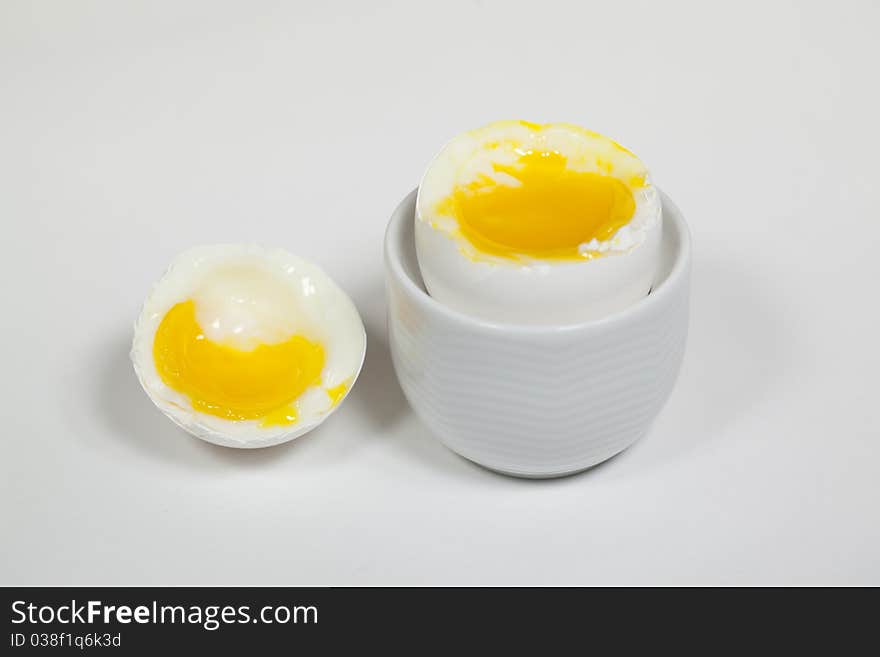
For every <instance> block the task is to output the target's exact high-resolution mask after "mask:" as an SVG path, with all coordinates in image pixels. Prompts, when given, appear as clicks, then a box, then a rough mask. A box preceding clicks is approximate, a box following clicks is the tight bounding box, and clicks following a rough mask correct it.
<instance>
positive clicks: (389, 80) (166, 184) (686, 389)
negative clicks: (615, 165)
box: [0, 0, 880, 584]
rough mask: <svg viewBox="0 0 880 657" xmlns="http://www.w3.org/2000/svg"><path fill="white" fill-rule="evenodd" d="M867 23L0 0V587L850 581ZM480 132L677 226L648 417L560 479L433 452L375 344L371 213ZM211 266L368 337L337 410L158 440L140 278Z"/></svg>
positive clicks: (870, 109) (870, 27)
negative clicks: (262, 281)
mask: <svg viewBox="0 0 880 657" xmlns="http://www.w3.org/2000/svg"><path fill="white" fill-rule="evenodd" d="M374 4H375V5H376V6H373V5H374ZM878 25H880V10H878V4H877V3H876V2H872V1H871V0H865V1H863V2H856V1H847V2H844V1H838V2H834V3H826V2H809V3H808V2H764V1H760V2H723V3H705V2H671V1H670V2H635V1H633V0H628V1H627V2H613V1H609V0H605V1H603V2H570V3H557V2H547V1H541V2H535V1H530V2H523V3H512V2H495V1H489V0H482V1H477V0H475V1H472V2H455V3H453V2H435V3H431V4H427V3H425V4H422V3H416V2H400V3H395V4H390V3H360V2H346V3H341V2H340V3H332V2H327V3H321V2H299V3H297V2H288V3H285V2H236V3H231V2H216V1H212V2H207V1H206V2H110V1H108V2H83V1H78V2H60V1H59V2H55V3H46V2H35V1H33V0H23V1H21V2H10V1H8V0H7V1H5V2H3V3H2V5H0V175H2V181H3V183H2V191H0V220H2V226H3V234H4V239H3V245H4V248H3V260H2V278H3V281H2V286H0V290H2V305H0V308H2V311H0V312H2V322H3V335H2V342H0V364H2V376H0V413H2V432H0V433H2V435H0V441H2V442H0V444H2V455H0V458H2V461H0V468H2V481H0V487H2V488H0V512H2V518H0V520H2V524H0V532H2V541H0V584H120V583H124V584H221V583H226V584H426V583H427V584H633V583H640V584H756V583H758V584H860V583H862V584H867V583H872V584H880V558H878V554H880V511H878V505H880V465H878V463H880V421H878V392H880V385H878V374H877V373H878V370H880V347H878V344H880V342H878V335H880V311H878V297H880V293H878V289H880V260H878V246H880V212H878V208H880V195H878V192H877V189H878V188H877V178H878V172H880V171H878V159H877V155H878V152H880V137H878V135H880V130H878V119H877V117H878V115H880V102H878V83H877V66H878V62H880V47H878V43H880V41H878V39H877V26H878ZM499 118H525V119H529V120H533V121H554V120H563V121H571V122H576V123H580V124H583V125H585V126H587V127H590V128H592V129H594V130H598V131H600V132H603V133H605V134H608V135H609V136H612V137H614V138H616V139H618V140H619V141H621V142H622V143H624V144H625V145H627V146H629V147H630V148H632V149H633V150H634V151H635V152H636V153H638V154H639V155H640V156H641V157H642V159H643V160H644V161H645V162H646V163H647V164H648V166H649V167H650V168H651V169H652V171H653V173H654V177H655V180H656V181H657V182H658V184H659V185H660V186H661V187H662V188H663V189H664V190H665V191H667V192H668V193H669V194H670V195H671V196H672V198H673V199H674V200H675V201H676V203H677V204H678V205H679V206H680V207H681V208H682V210H683V211H684V213H685V216H686V217H687V218H688V220H689V221H690V224H691V227H692V230H693V236H694V246H695V263H694V271H693V306H692V321H691V336H690V343H689V347H688V353H687V356H686V359H685V363H684V367H683V370H682V373H681V377H680V379H679V382H678V386H677V388H676V390H675V392H674V394H673V396H672V398H671V400H670V402H669V404H668V405H667V407H666V408H665V410H664V411H663V413H662V415H661V416H660V418H659V420H658V421H657V423H656V425H655V426H654V428H653V430H652V431H651V432H650V433H649V435H648V436H647V437H646V438H645V439H644V440H643V441H642V442H640V443H639V444H637V445H636V446H634V447H633V448H631V449H630V450H629V451H627V452H626V453H624V454H623V455H621V456H619V457H617V458H615V459H613V460H611V461H610V462H608V463H607V464H605V465H602V466H599V467H598V468H596V469H594V470H592V471H590V472H588V473H586V474H583V475H580V476H576V477H571V478H567V479H562V480H555V481H544V482H534V481H520V480H515V479H509V478H505V477H502V476H499V475H495V474H492V473H490V472H487V471H485V470H482V469H481V468H479V467H477V466H474V465H472V464H470V463H469V462H467V461H464V460H463V459H461V458H459V457H457V456H455V455H454V454H452V453H450V452H449V451H447V450H446V449H445V448H443V447H442V446H441V445H440V444H439V443H438V442H436V441H435V440H434V439H432V438H431V437H430V435H428V433H427V432H426V430H425V429H424V428H423V427H422V426H421V425H420V424H419V422H418V421H417V420H416V418H415V417H414V416H413V414H412V412H411V411H410V410H409V408H408V406H407V404H406V403H405V401H404V399H403V397H402V395H401V392H400V389H399V388H398V386H397V383H396V380H395V378H394V374H393V371H392V369H391V364H390V361H389V356H388V349H387V344H386V339H385V337H384V312H385V308H384V298H383V282H382V271H381V248H382V235H383V230H384V227H385V223H386V221H387V218H388V216H389V214H390V213H391V211H392V210H393V208H394V207H395V205H396V204H397V202H398V201H399V200H400V199H401V198H402V197H403V196H404V195H405V194H406V193H407V192H408V191H409V190H410V189H412V188H413V187H414V186H415V185H416V183H417V181H418V179H419V177H420V175H421V172H422V170H423V169H424V167H425V165H426V164H427V163H428V161H429V160H430V158H431V157H432V156H433V155H434V153H435V152H436V151H437V150H438V149H439V147H440V146H441V145H442V144H443V143H444V141H445V140H447V139H448V138H450V137H451V136H453V135H455V134H456V133H458V132H461V131H463V130H466V129H469V128H473V127H477V126H480V125H482V124H484V123H487V122H489V121H491V120H495V119H499ZM225 241H256V242H261V243H266V244H272V245H278V246H281V247H285V248H287V249H289V250H291V251H293V252H295V253H298V254H300V255H303V256H305V257H307V258H310V259H313V260H315V261H317V262H319V263H321V264H322V265H323V266H324V267H325V268H326V269H327V270H328V272H329V273H331V274H332V275H333V276H334V277H335V278H336V279H337V280H338V282H339V283H340V284H341V285H342V286H343V288H345V289H346V290H347V291H348V292H349V293H350V294H351V295H352V297H353V299H354V300H355V303H356V304H357V306H358V308H359V309H360V312H361V313H362V315H363V318H364V321H365V323H366V325H367V329H368V334H369V350H368V355H367V360H366V365H365V368H364V371H363V373H362V375H361V378H360V380H359V382H358V384H357V386H356V387H355V389H354V391H353V392H352V395H351V396H350V397H349V399H348V400H347V402H346V403H345V404H344V406H343V407H342V408H341V409H340V410H339V412H338V413H337V414H335V415H334V416H333V417H332V418H331V419H330V420H328V421H327V422H326V423H325V425H324V426H322V427H321V428H320V429H318V430H317V431H315V432H313V433H312V434H309V435H308V436H306V437H304V438H302V439H300V440H297V441H295V442H294V443H291V444H288V445H284V446H280V447H276V448H271V449H266V450H262V451H250V452H248V451H234V450H229V449H224V448H220V447H214V446H212V445H209V444H206V443H203V442H200V441H199V440H196V439H194V438H191V437H189V436H187V435H185V434H184V433H182V432H181V431H179V430H177V429H176V428H175V427H174V426H173V425H172V424H171V423H170V422H168V421H167V420H166V419H165V418H164V417H163V416H162V415H161V413H160V412H159V411H157V410H156V409H155V408H154V407H153V406H152V404H151V403H150V401H149V400H148V399H147V397H146V396H145V395H144V394H143V392H142V391H141V390H140V388H139V386H138V383H137V380H136V379H135V376H134V374H133V372H132V368H131V366H130V363H129V361H128V353H127V352H128V348H129V343H130V340H131V328H132V322H133V320H134V318H135V317H136V315H137V313H138V311H139V307H140V304H141V303H142V302H143V299H144V297H145V295H146V293H147V291H148V290H149V287H150V285H151V284H152V283H153V281H154V280H155V279H156V278H157V277H158V276H159V275H160V274H161V273H162V271H163V270H164V268H165V266H166V265H167V264H168V263H169V261H170V260H171V258H172V257H173V256H174V255H175V254H176V253H177V252H179V251H181V250H183V249H185V248H187V247H189V246H192V245H195V244H199V243H206V242H225ZM535 439H536V440H540V436H535Z"/></svg>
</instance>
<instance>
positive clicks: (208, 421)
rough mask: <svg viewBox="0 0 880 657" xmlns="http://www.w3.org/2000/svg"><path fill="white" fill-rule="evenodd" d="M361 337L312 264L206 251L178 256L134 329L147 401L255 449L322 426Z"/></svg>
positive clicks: (353, 373) (347, 378)
mask: <svg viewBox="0 0 880 657" xmlns="http://www.w3.org/2000/svg"><path fill="white" fill-rule="evenodd" d="M365 350H366V334H365V332H364V326H363V323H362V322H361V318H360V316H359V314H358V312H357V309H356V308H355V306H354V304H353V303H352V301H351V299H349V297H348V296H347V295H346V294H345V292H343V291H342V290H341V289H340V288H339V287H338V286H337V285H336V283H334V282H333V280H331V278H330V277H329V276H328V275H327V274H325V273H324V271H323V270H321V269H320V268H319V267H318V266H316V265H314V264H312V263H310V262H308V261H306V260H303V259H301V258H298V257H296V256H293V255H291V254H290V253H287V252H286V251H283V250H280V249H268V248H263V247H259V246H251V245H215V246H203V247H197V248H194V249H191V250H189V251H186V252H184V253H182V254H181V255H179V256H178V257H177V258H176V259H175V260H174V262H173V263H172V265H171V266H170V268H169V269H168V271H167V272H166V273H165V275H164V276H163V277H162V278H161V279H160V280H159V282H158V283H156V285H155V286H154V288H153V290H152V292H151V293H150V294H149V296H148V298H147V300H146V302H145V303H144V306H143V310H142V311H141V314H140V317H139V318H138V320H137V322H136V324H135V331H134V341H133V345H132V350H131V358H132V362H133V363H134V369H135V371H136V373H137V376H138V378H139V379H140V382H141V385H142V386H143V388H144V390H145V391H146V393H147V395H148V396H149V397H150V399H152V400H153V402H154V403H155V404H156V406H158V407H159V408H160V409H161V410H162V411H163V412H164V413H165V414H166V415H167V416H168V417H169V418H171V420H173V421H174V422H175V423H176V424H178V425H179V426H181V427H182V428H183V429H185V430H186V431H188V432H190V433H191V434H193V435H195V436H198V437H199V438H202V439H204V440H207V441H209V442H213V443H217V444H220V445H226V446H230V447H265V446H269V445H274V444H277V443H280V442H284V441H286V440H290V439H292V438H296V437H297V436H300V435H302V434H304V433H306V432H307V431H309V430H311V429H313V428H314V427H316V426H318V425H319V424H320V423H321V422H323V421H324V420H325V419H326V418H327V417H328V416H329V415H330V414H331V413H332V412H333V411H334V410H335V409H336V408H337V407H338V406H339V404H340V403H341V402H342V401H343V399H345V397H346V395H347V394H348V392H349V391H350V390H351V387H352V386H353V385H354V382H355V380H356V379H357V376H358V373H359V372H360V369H361V365H362V364H363V360H364V353H365Z"/></svg>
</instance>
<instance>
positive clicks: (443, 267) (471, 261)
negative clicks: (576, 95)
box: [415, 121, 662, 324]
mask: <svg viewBox="0 0 880 657" xmlns="http://www.w3.org/2000/svg"><path fill="white" fill-rule="evenodd" d="M528 150H535V151H538V152H557V153H560V154H561V155H564V156H565V157H566V159H567V166H568V167H569V168H570V169H572V170H575V171H585V172H594V173H602V174H605V175H611V176H614V177H616V178H618V179H619V180H621V181H624V182H626V181H629V180H631V179H633V178H640V179H643V180H644V185H641V186H635V187H630V191H631V192H632V194H633V199H634V201H635V211H634V213H633V216H632V218H631V219H630V221H629V222H628V223H627V224H626V225H624V226H623V227H621V228H620V229H618V230H617V232H616V233H615V234H614V235H612V236H611V237H610V238H609V239H607V240H602V241H600V240H592V241H591V242H588V243H586V244H582V245H580V249H581V250H582V251H591V252H596V253H598V254H600V257H596V258H592V259H589V260H584V261H560V260H540V259H534V258H527V257H523V258H518V259H516V260H512V259H509V258H502V257H499V256H494V255H491V254H486V253H482V252H480V251H479V250H478V249H477V248H476V247H475V246H474V245H473V244H471V243H470V242H469V241H468V240H467V239H466V238H465V237H463V236H462V235H461V234H460V232H459V231H458V230H457V229H458V224H457V221H456V219H455V217H453V216H450V215H448V214H443V213H441V212H439V211H438V206H440V205H441V201H442V200H443V199H445V198H447V197H448V196H449V195H450V194H452V193H453V191H454V189H455V188H456V187H457V186H458V185H462V184H467V183H468V182H471V181H473V180H475V179H477V178H478V177H480V176H487V177H489V178H492V179H494V180H496V182H498V183H500V184H517V183H516V181H508V180H505V178H506V177H507V174H504V173H498V172H497V171H496V170H495V169H494V167H493V165H494V164H496V163H497V164H506V165H509V164H512V163H514V162H515V161H516V160H517V158H518V157H519V156H520V155H521V154H522V153H523V152H525V151H528ZM661 231H662V211H661V202H660V197H659V193H658V191H657V189H656V187H654V185H653V184H652V183H651V181H650V176H649V175H648V171H647V169H646V168H645V167H644V165H643V164H642V163H641V161H640V160H639V159H638V158H637V157H636V156H635V155H633V154H632V153H630V152H629V151H627V150H626V149H624V148H622V147H621V146H619V145H618V144H617V143H615V142H614V141H612V140H610V139H608V138H607V137H603V136H601V135H598V134H596V133H593V132H590V131H587V130H584V129H582V128H579V127H577V126H572V125H568V124H553V125H548V126H543V127H542V128H541V129H540V130H536V129H534V128H533V127H530V126H529V125H528V124H524V123H523V122H520V121H499V122H496V123H493V124H490V125H489V126H486V127H484V128H481V129H478V130H473V131H470V132H466V133H464V134H461V135H459V136H457V137H455V138H454V139H452V140H451V141H450V142H449V143H447V144H446V145H445V146H444V147H443V149H442V150H441V151H440V153H439V154H438V155H437V157H436V158H434V160H433V161H432V162H431V163H430V165H429V166H428V169H427V170H426V172H425V174H424V176H423V178H422V181H421V184H420V185H419V192H418V198H417V200H416V216H415V242H416V253H417V257H418V262H419V269H420V271H421V274H422V279H423V280H424V283H425V287H426V288H427V290H428V293H429V294H430V295H431V296H432V297H434V298H435V299H437V300H438V301H440V302H441V303H443V304H444V305H447V306H449V307H450V308H453V309H455V310H459V311H461V312H463V313H466V314H469V315H472V316H474V317H477V318H480V319H485V320H489V321H493V322H502V323H514V324H572V323H578V322H582V321H587V320H592V319H597V318H600V317H604V316H607V315H609V314H612V313H614V312H617V311H619V310H622V309H624V308H626V307H627V306H629V305H631V304H632V303H634V302H635V301H637V300H638V299H640V298H642V297H644V296H645V295H647V294H648V292H649V291H650V289H651V286H652V284H653V282H654V276H655V275H656V271H657V268H658V266H659V261H660V236H661Z"/></svg>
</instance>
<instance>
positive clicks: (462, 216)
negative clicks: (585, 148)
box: [437, 151, 637, 260]
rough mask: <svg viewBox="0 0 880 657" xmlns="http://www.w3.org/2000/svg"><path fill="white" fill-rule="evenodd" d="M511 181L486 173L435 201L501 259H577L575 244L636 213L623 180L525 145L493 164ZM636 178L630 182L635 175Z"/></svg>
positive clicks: (610, 231) (602, 236) (608, 233)
mask: <svg viewBox="0 0 880 657" xmlns="http://www.w3.org/2000/svg"><path fill="white" fill-rule="evenodd" d="M493 168H494V169H495V171H497V172H499V173H503V174H507V175H509V176H511V177H513V178H514V179H516V181H517V183H518V184H516V185H507V184H504V183H503V182H498V181H495V180H493V179H492V178H490V177H489V176H482V177H480V178H478V179H477V180H475V181H473V182H470V183H467V184H464V185H458V186H456V187H455V189H454V190H453V192H452V194H451V195H450V196H449V197H447V198H446V199H444V200H443V201H441V202H440V205H439V207H438V208H437V209H438V212H440V213H441V214H451V215H452V216H454V217H455V218H456V220H457V221H458V229H459V231H460V233H461V234H462V235H463V236H464V237H465V238H466V239H467V240H468V241H470V242H471V244H473V246H474V247H476V249H477V250H478V251H481V252H483V253H487V254H491V255H495V256H501V257H506V258H517V257H519V256H527V257H532V258H539V259H559V260H583V259H585V258H591V257H594V256H595V255H596V254H595V253H590V252H581V251H580V250H579V246H580V245H582V244H586V243H588V242H590V241H591V240H593V239H596V240H599V241H604V240H607V239H609V238H610V237H612V236H613V235H614V233H616V232H617V230H618V229H619V228H621V227H622V226H624V225H626V224H627V223H628V222H629V220H630V219H631V218H632V216H633V213H634V212H635V200H634V199H633V195H632V192H630V189H629V187H627V185H626V184H624V183H623V182H622V181H620V180H618V179H617V178H614V177H612V176H609V175H603V174H599V173H593V172H584V171H574V170H572V169H569V168H568V167H567V160H566V158H565V157H564V156H563V155H560V154H559V153H556V152H535V151H527V152H525V153H524V154H522V155H520V157H519V158H518V160H517V161H516V163H515V164H513V165H509V166H508V165H502V164H495V165H493ZM636 182H637V181H636Z"/></svg>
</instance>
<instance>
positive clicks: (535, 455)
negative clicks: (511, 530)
mask: <svg viewBox="0 0 880 657" xmlns="http://www.w3.org/2000/svg"><path fill="white" fill-rule="evenodd" d="M661 198H662V202H663V222H664V223H663V234H662V237H661V241H662V248H661V260H660V267H659V269H658V272H657V277H656V280H655V283H654V286H653V288H652V291H651V292H650V294H648V296H646V297H644V298H642V299H640V300H639V301H637V302H636V303H634V304H632V305H631V306H629V307H628V308H626V309H624V310H622V311H620V312H616V313H614V314H611V315H608V316H606V317H602V318H600V319H594V320H590V321H586V322H581V323H577V324H564V325H540V326H525V325H516V324H499V323H493V322H489V321H485V320H480V319H477V318H474V317H471V316H469V315H465V314H463V313H460V312H458V311H455V310H452V309H450V308H448V307H447V306H444V305H442V304H440V303H439V302H438V301H436V300H435V299H433V298H431V297H430V296H429V295H428V293H427V292H426V291H425V287H424V284H423V282H422V278H421V275H420V273H419V266H418V262H417V259H416V252H415V242H414V212H415V202H416V191H413V192H412V193H410V194H409V195H408V196H407V197H406V198H405V199H404V200H403V201H402V202H401V203H400V205H399V206H398V207H397V209H396V210H395V211H394V214H393V215H392V217H391V221H390V222H389V224H388V229H387V231H386V233H385V280H386V291H387V298H388V338H389V345H390V349H391V356H392V361H393V363H394V369H395V371H396V373H397V378H398V380H399V381H400V386H401V388H402V389H403V393H404V395H405V396H406V398H407V400H408V401H409V403H410V405H411V406H412V408H413V409H414V410H415V412H416V414H417V415H418V417H419V418H420V419H421V421H422V422H423V423H424V424H425V425H426V426H427V427H428V429H430V430H431V432H432V433H433V434H434V435H435V436H436V437H437V438H438V439H439V440H440V441H441V442H442V443H443V444H444V445H446V446H447V447H448V448H449V449H451V450H452V451H454V452H456V453H457V454H459V455H461V456H463V457H464V458H466V459H469V460H471V461H474V462H475V463H478V464H480V465H482V466H484V467H486V468H489V469H491V470H495V471H497V472H500V473H503V474H507V475H512V476H516V477H531V478H546V477H560V476H565V475H569V474H574V473H577V472H581V471H583V470H586V469H587V468H590V467H592V466H594V465H597V464H599V463H601V462H602V461H605V460H607V459H609V458H611V457H612V456H614V455H615V454H618V453H619V452H621V451H623V450H624V449H626V448H627V447H629V446H630V445H632V444H633V443H634V442H635V441H637V440H638V439H639V438H641V437H642V436H643V435H644V434H645V433H646V432H647V431H648V429H649V428H650V426H651V424H652V423H653V421H654V419H655V418H656V417H657V414H658V413H659V412H660V409H661V408H662V407H663V405H664V404H665V402H666V400H667V399H668V398H669V395H670V394H671V392H672V389H673V386H674V384H675V380H676V377H677V376H678V371H679V368H680V365H681V361H682V357H683V355H684V350H685V343H686V340H687V328H688V306H689V296H690V262H691V247H690V235H689V232H688V228H687V225H686V223H685V221H684V218H683V217H682V215H681V212H680V211H679V210H678V208H676V207H675V205H674V204H673V203H672V202H671V201H670V200H669V198H668V197H667V196H666V195H665V194H662V192H661ZM609 257H624V258H625V257H626V255H620V256H609ZM572 301H573V302H576V300H572Z"/></svg>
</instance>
